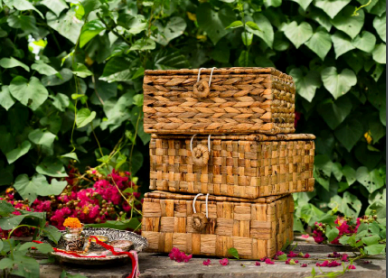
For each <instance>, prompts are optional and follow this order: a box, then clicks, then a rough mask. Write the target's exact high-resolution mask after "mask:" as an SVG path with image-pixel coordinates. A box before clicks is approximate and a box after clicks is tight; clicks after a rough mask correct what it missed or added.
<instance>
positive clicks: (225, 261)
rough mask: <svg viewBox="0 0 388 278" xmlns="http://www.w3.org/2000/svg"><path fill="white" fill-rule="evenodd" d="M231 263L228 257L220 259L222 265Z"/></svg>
mask: <svg viewBox="0 0 388 278" xmlns="http://www.w3.org/2000/svg"><path fill="white" fill-rule="evenodd" d="M228 264H229V260H228V259H227V258H223V259H221V260H220V265H222V266H226V265H228Z"/></svg>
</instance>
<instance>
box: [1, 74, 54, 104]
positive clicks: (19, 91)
mask: <svg viewBox="0 0 388 278" xmlns="http://www.w3.org/2000/svg"><path fill="white" fill-rule="evenodd" d="M8 88H9V91H10V92H11V95H12V96H13V97H14V98H15V99H17V100H18V101H20V102H21V103H22V104H23V105H25V106H29V107H30V108H31V109H32V110H34V111H35V110H36V109H38V108H39V107H40V106H41V105H42V104H43V102H45V100H46V99H47V97H48V91H47V89H46V88H45V87H44V86H43V85H42V83H40V81H39V79H38V78H36V77H31V79H30V81H28V80H27V79H25V78H24V77H22V76H16V77H15V78H14V79H12V81H11V85H9V87H8Z"/></svg>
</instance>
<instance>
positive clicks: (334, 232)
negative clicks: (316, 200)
mask: <svg viewBox="0 0 388 278" xmlns="http://www.w3.org/2000/svg"><path fill="white" fill-rule="evenodd" d="M338 235H339V230H338V229H337V228H335V227H333V228H331V227H330V226H327V227H326V236H327V240H328V241H329V242H331V241H333V240H334V239H336V238H337V237H338Z"/></svg>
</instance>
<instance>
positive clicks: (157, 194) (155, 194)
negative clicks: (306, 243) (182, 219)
mask: <svg viewBox="0 0 388 278" xmlns="http://www.w3.org/2000/svg"><path fill="white" fill-rule="evenodd" d="M288 195H289V194H283V195H276V196H269V197H260V198H257V199H244V198H236V197H226V196H215V195H210V194H209V198H208V201H215V202H238V203H272V202H274V201H276V200H278V199H281V198H283V197H285V196H288ZM195 196H196V195H191V194H178V193H172V192H165V191H152V192H148V193H146V194H145V195H144V197H145V198H155V199H173V200H194V198H195ZM197 200H200V201H206V194H204V195H201V196H198V197H197Z"/></svg>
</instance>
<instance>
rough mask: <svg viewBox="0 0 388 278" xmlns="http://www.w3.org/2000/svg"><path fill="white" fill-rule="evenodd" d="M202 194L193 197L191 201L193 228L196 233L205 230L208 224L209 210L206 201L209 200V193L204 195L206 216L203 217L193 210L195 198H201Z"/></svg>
mask: <svg viewBox="0 0 388 278" xmlns="http://www.w3.org/2000/svg"><path fill="white" fill-rule="evenodd" d="M202 195H203V194H202V193H199V194H197V196H195V197H194V200H193V212H194V214H193V223H192V224H193V228H194V229H195V230H196V231H198V232H202V231H203V229H205V227H206V225H207V223H208V218H209V209H208V205H207V203H208V199H209V193H208V194H206V203H205V204H206V215H204V214H203V213H200V212H199V213H197V211H196V209H195V201H196V200H197V198H198V197H199V196H202Z"/></svg>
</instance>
